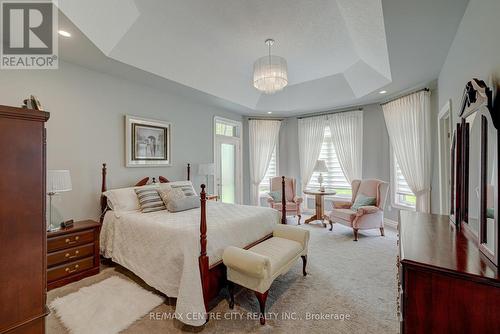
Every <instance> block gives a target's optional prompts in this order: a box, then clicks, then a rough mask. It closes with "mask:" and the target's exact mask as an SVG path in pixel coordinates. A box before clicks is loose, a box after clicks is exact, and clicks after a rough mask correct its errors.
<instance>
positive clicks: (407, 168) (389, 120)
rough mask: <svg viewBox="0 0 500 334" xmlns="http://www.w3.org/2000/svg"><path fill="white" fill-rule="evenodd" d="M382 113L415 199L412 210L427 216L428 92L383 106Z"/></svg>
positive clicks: (395, 152)
mask: <svg viewBox="0 0 500 334" xmlns="http://www.w3.org/2000/svg"><path fill="white" fill-rule="evenodd" d="M382 109H383V111H384V118H385V123H386V125H387V131H388V132H389V139H390V142H391V145H392V149H393V150H394V154H395V156H396V159H397V160H398V164H399V167H400V169H401V172H402V173H403V176H404V178H405V179H406V182H407V183H408V186H409V187H410V189H411V191H412V192H413V193H414V194H415V196H416V197H417V203H416V209H417V211H419V212H430V192H431V133H430V132H431V130H430V128H431V124H430V122H431V110H430V92H427V91H420V92H417V93H414V94H411V95H408V96H404V97H402V98H399V99H397V100H395V101H392V102H389V103H387V104H385V105H383V106H382ZM393 182H396V180H393ZM393 189H395V188H394V187H393Z"/></svg>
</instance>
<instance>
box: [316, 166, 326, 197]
mask: <svg viewBox="0 0 500 334" xmlns="http://www.w3.org/2000/svg"><path fill="white" fill-rule="evenodd" d="M314 172H318V173H319V176H318V183H319V191H325V187H323V174H322V173H328V167H326V162H325V160H316V165H314Z"/></svg>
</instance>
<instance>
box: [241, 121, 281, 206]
mask: <svg viewBox="0 0 500 334" xmlns="http://www.w3.org/2000/svg"><path fill="white" fill-rule="evenodd" d="M280 127H281V121H270V120H269V121H268V120H249V121H248V129H249V132H248V133H249V144H250V147H249V149H250V196H251V198H250V200H251V204H252V205H258V204H259V184H260V183H261V182H262V179H263V178H264V176H265V175H266V170H267V167H268V166H269V161H270V160H271V156H272V154H273V151H274V147H275V146H276V143H277V141H278V136H279V131H280Z"/></svg>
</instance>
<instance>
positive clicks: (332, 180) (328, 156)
mask: <svg viewBox="0 0 500 334" xmlns="http://www.w3.org/2000/svg"><path fill="white" fill-rule="evenodd" d="M318 159H319V160H325V162H326V166H327V167H328V170H329V171H328V173H323V185H324V186H325V187H326V188H330V189H332V188H333V189H335V191H336V192H337V196H343V197H351V196H352V191H351V185H350V184H349V181H347V179H346V177H345V175H344V172H342V168H340V163H339V160H338V158H337V153H336V152H335V148H334V147H333V143H332V137H331V133H330V128H329V127H328V126H327V127H325V136H324V137H323V145H322V146H321V153H320V154H319V158H318ZM318 176H319V173H318V172H314V173H313V175H312V177H311V179H310V180H309V183H308V184H307V187H308V188H319V182H318Z"/></svg>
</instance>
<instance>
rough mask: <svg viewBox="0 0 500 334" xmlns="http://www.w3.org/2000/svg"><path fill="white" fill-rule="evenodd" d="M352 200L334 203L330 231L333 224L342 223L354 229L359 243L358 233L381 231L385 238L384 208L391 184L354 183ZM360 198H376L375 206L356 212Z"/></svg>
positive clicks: (361, 181)
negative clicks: (369, 230) (355, 205)
mask: <svg viewBox="0 0 500 334" xmlns="http://www.w3.org/2000/svg"><path fill="white" fill-rule="evenodd" d="M351 185H352V200H351V201H350V202H349V201H333V210H332V211H331V212H330V215H329V222H330V231H331V230H332V229H333V223H340V224H342V225H346V226H349V227H352V229H353V232H354V241H358V231H359V230H367V229H375V228H378V229H380V234H381V235H382V236H384V206H385V200H386V198H387V192H388V190H389V184H388V183H387V182H384V181H380V180H376V179H367V180H354V181H352V184H351ZM358 196H361V197H360V199H361V198H367V197H374V198H375V203H374V204H373V205H363V206H360V207H359V208H357V209H356V210H353V209H351V208H352V206H353V204H354V203H355V202H356V199H357V198H358Z"/></svg>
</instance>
